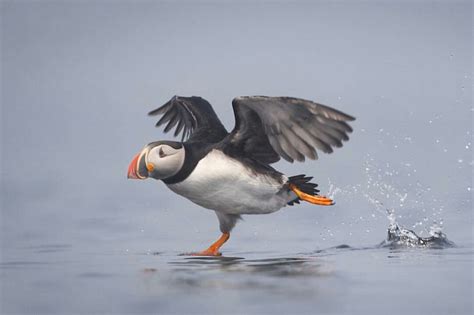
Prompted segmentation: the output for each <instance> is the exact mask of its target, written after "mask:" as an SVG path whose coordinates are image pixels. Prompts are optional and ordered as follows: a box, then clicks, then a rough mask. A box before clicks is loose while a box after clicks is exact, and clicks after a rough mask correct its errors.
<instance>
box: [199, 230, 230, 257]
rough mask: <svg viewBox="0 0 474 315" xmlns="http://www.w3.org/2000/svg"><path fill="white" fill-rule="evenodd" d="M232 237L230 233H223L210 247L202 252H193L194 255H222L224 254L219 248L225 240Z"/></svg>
mask: <svg viewBox="0 0 474 315" xmlns="http://www.w3.org/2000/svg"><path fill="white" fill-rule="evenodd" d="M229 237H230V233H223V234H222V235H221V237H219V239H218V240H217V241H215V242H214V243H213V244H212V245H211V246H209V248H208V249H206V250H203V251H202V252H198V253H192V254H191V255H192V256H221V255H222V254H221V253H220V252H219V248H221V246H222V245H224V243H225V242H227V240H228V239H229Z"/></svg>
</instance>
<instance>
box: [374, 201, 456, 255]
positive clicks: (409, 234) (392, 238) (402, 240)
mask: <svg viewBox="0 0 474 315" xmlns="http://www.w3.org/2000/svg"><path fill="white" fill-rule="evenodd" d="M387 213H388V216H387V218H388V219H389V221H390V224H389V226H388V230H387V239H386V240H384V241H383V242H382V243H380V244H379V245H378V247H389V248H410V247H422V248H423V247H425V248H448V247H454V246H455V244H454V243H453V242H451V241H450V240H448V238H447V237H446V234H444V233H443V232H442V227H441V225H440V224H438V223H436V222H434V223H433V225H432V226H431V227H430V236H429V237H421V236H418V235H417V234H416V233H415V232H413V231H412V230H409V229H406V228H404V227H403V226H401V225H399V224H398V223H397V221H396V219H395V211H393V210H387Z"/></svg>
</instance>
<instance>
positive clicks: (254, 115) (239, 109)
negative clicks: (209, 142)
mask: <svg viewBox="0 0 474 315" xmlns="http://www.w3.org/2000/svg"><path fill="white" fill-rule="evenodd" d="M232 106H233V108H234V114H235V120H236V124H235V127H234V130H233V131H232V132H231V133H230V134H229V135H228V136H227V137H226V138H225V139H223V141H222V145H221V146H222V147H223V148H224V149H227V150H234V151H236V152H241V153H242V152H243V153H245V154H247V155H249V156H251V157H253V158H254V159H256V160H259V161H261V162H264V163H273V162H276V161H278V159H279V157H283V158H284V159H285V160H287V161H290V162H293V161H294V160H297V161H304V160H305V157H308V158H310V159H317V158H318V154H317V150H316V149H318V150H321V151H323V152H325V153H331V152H333V147H342V145H343V141H347V140H349V137H348V135H347V134H348V133H350V132H352V128H351V126H350V125H349V124H348V123H347V122H348V121H352V120H354V119H355V118H354V117H352V116H350V115H348V114H345V113H343V112H341V111H339V110H336V109H334V108H331V107H329V106H326V105H322V104H318V103H315V102H312V101H308V100H304V99H299V98H292V97H268V96H243V97H237V98H235V99H234V100H233V101H232ZM257 152H258V154H257Z"/></svg>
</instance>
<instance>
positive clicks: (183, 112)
mask: <svg viewBox="0 0 474 315" xmlns="http://www.w3.org/2000/svg"><path fill="white" fill-rule="evenodd" d="M148 115H151V116H156V115H163V117H161V119H160V120H159V121H158V122H157V123H156V126H157V127H159V126H161V125H164V124H165V123H168V124H167V125H166V127H165V129H164V131H165V132H168V131H170V130H171V129H173V127H175V126H176V128H175V131H174V136H175V137H176V136H178V135H179V134H180V133H182V137H181V141H183V140H185V139H187V140H188V142H194V141H202V142H208V143H216V142H219V141H221V140H222V139H223V138H224V137H225V136H227V134H228V133H227V130H226V129H225V128H224V126H223V125H222V123H221V121H220V120H219V118H218V117H217V115H216V113H215V112H214V110H213V109H212V106H211V104H209V102H208V101H206V100H205V99H203V98H201V97H198V96H191V97H183V96H174V97H173V98H171V100H169V101H168V103H166V104H165V105H163V106H161V107H159V108H157V109H155V110H153V111H151V112H149V113H148Z"/></svg>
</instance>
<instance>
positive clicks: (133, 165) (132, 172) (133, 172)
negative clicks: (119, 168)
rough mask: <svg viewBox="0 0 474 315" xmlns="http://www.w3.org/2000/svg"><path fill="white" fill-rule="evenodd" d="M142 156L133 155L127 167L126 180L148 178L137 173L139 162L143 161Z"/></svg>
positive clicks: (139, 154) (140, 154)
mask: <svg viewBox="0 0 474 315" xmlns="http://www.w3.org/2000/svg"><path fill="white" fill-rule="evenodd" d="M143 157H144V155H143V154H142V152H140V153H138V154H137V155H135V157H134V158H133V160H132V162H130V165H129V166H128V173H127V178H130V179H145V178H147V177H148V174H146V175H144V174H140V171H139V169H138V168H139V166H140V160H141V159H143Z"/></svg>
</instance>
